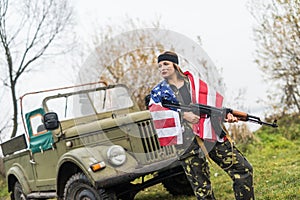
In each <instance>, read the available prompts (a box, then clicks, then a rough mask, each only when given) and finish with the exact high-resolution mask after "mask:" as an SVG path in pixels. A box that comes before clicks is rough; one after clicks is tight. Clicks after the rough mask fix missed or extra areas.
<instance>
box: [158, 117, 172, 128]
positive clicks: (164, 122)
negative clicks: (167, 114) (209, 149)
mask: <svg viewBox="0 0 300 200" xmlns="http://www.w3.org/2000/svg"><path fill="white" fill-rule="evenodd" d="M153 123H154V127H155V128H156V129H161V128H172V127H176V124H175V119H174V118H166V119H160V120H153Z"/></svg>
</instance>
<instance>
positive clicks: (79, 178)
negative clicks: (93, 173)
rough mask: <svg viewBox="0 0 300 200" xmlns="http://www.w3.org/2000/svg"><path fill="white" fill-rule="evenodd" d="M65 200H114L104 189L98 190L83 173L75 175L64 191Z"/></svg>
mask: <svg viewBox="0 0 300 200" xmlns="http://www.w3.org/2000/svg"><path fill="white" fill-rule="evenodd" d="M64 199H65V200H74V199H76V200H111V199H114V198H113V197H112V196H110V195H109V194H108V193H106V191H105V190H104V189H101V190H96V189H95V188H94V187H93V186H92V184H91V183H90V181H89V180H88V178H87V177H86V176H85V175H84V174H83V173H77V174H74V175H73V176H72V177H71V178H70V179H69V180H68V182H67V184H66V186H65V190H64Z"/></svg>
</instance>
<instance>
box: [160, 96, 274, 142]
mask: <svg viewBox="0 0 300 200" xmlns="http://www.w3.org/2000/svg"><path fill="white" fill-rule="evenodd" d="M162 106H163V107H167V108H176V109H180V110H181V111H182V112H193V113H194V114H195V115H198V116H203V115H206V117H210V118H211V123H212V126H213V128H214V129H215V132H216V133H217V134H218V135H219V136H220V138H222V137H224V136H225V135H226V131H224V130H223V126H222V123H223V122H224V120H225V118H226V115H227V114H228V113H231V114H232V115H233V116H235V117H237V118H238V120H240V121H245V122H246V121H249V122H253V123H257V124H260V125H266V126H271V127H273V128H277V127H278V125H277V120H276V119H275V120H274V121H273V123H268V122H264V121H262V120H261V119H260V118H259V117H257V116H254V115H250V114H248V113H245V112H242V111H238V110H233V109H231V108H217V107H213V106H209V105H204V104H190V105H180V104H174V103H171V102H170V101H167V100H163V101H162Z"/></svg>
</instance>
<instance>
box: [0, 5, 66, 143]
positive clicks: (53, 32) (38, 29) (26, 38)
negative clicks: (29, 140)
mask: <svg viewBox="0 0 300 200" xmlns="http://www.w3.org/2000/svg"><path fill="white" fill-rule="evenodd" d="M71 17H72V8H71V7H70V6H69V4H68V1H61V0H21V1H9V0H1V1H0V39H1V49H0V53H1V54H2V56H1V57H2V58H4V60H0V62H3V63H4V66H5V71H6V73H5V74H1V79H2V82H3V85H4V86H7V87H9V88H10V93H11V100H12V104H13V130H12V133H11V137H14V136H15V135H16V133H17V129H18V112H19V111H18V105H17V100H18V99H17V96H16V95H17V90H16V89H17V83H18V80H19V79H20V77H21V76H22V74H24V73H25V72H29V71H30V70H31V68H32V66H33V63H34V62H35V61H37V60H38V59H39V58H41V57H45V55H46V52H48V53H50V52H51V51H50V48H51V47H52V46H53V45H54V43H55V41H59V39H60V37H61V36H62V35H61V33H62V32H63V31H64V30H66V29H67V27H68V26H69V25H70V22H71ZM55 53H57V54H58V53H59V52H57V51H56V52H55Z"/></svg>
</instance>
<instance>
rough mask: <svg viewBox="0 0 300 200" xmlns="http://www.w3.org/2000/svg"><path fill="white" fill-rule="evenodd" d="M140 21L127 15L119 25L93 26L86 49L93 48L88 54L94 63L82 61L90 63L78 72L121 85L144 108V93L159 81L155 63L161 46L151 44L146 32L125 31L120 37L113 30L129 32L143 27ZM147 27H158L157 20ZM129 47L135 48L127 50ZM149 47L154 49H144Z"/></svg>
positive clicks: (148, 91) (89, 59)
mask: <svg viewBox="0 0 300 200" xmlns="http://www.w3.org/2000/svg"><path fill="white" fill-rule="evenodd" d="M143 23H144V22H140V21H138V20H135V19H129V18H128V19H126V20H125V22H124V23H123V24H124V25H121V26H114V25H112V24H109V25H108V26H102V27H97V28H95V33H93V34H92V35H91V38H93V44H91V47H90V51H94V53H92V56H96V57H97V58H95V59H96V60H95V62H93V61H92V59H91V58H88V59H87V61H86V63H84V65H89V66H90V67H88V68H87V69H88V71H86V72H81V73H80V74H81V75H82V76H88V77H86V78H85V77H83V79H88V80H90V78H91V76H92V75H95V76H96V77H95V79H99V78H100V79H102V80H106V81H107V82H108V83H110V84H116V83H121V84H125V85H126V86H128V87H129V89H130V90H131V92H132V93H131V95H132V97H133V98H134V99H135V100H136V101H137V103H138V105H139V107H140V108H141V109H145V108H146V106H145V101H144V98H145V96H146V95H147V94H149V93H150V91H151V89H152V88H153V87H154V86H155V85H156V84H157V83H158V82H159V81H160V80H161V78H160V76H159V75H158V72H157V67H156V65H155V63H156V57H157V53H158V52H159V51H162V49H163V46H162V44H160V43H159V42H158V43H155V45H153V41H152V40H151V38H150V37H149V35H147V34H146V33H145V34H138V35H135V34H132V36H129V35H130V34H127V35H126V38H122V34H120V35H117V36H116V33H118V32H120V33H126V32H130V30H135V29H138V28H139V27H143V26H145V25H144V24H143ZM151 26H153V27H158V26H159V22H156V23H153V24H152V25H151ZM95 27H96V26H95ZM146 27H149V26H146ZM116 38H118V39H116ZM120 38H121V39H120ZM133 44H135V45H133ZM150 44H152V45H150ZM95 46H96V49H95ZM129 46H138V47H139V48H136V49H134V48H132V49H131V48H130V47H129ZM149 46H156V47H157V48H148V47H149ZM95 63H96V65H95ZM86 81H87V80H86Z"/></svg>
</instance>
